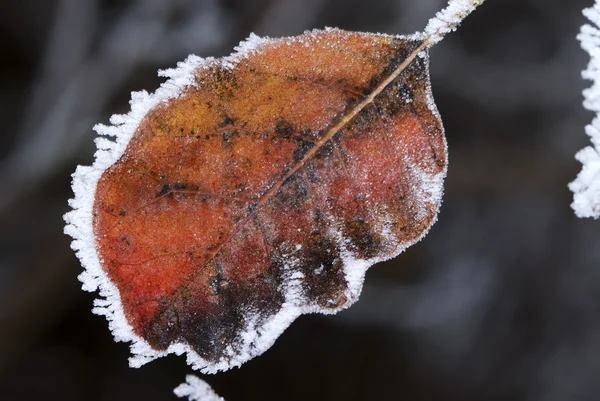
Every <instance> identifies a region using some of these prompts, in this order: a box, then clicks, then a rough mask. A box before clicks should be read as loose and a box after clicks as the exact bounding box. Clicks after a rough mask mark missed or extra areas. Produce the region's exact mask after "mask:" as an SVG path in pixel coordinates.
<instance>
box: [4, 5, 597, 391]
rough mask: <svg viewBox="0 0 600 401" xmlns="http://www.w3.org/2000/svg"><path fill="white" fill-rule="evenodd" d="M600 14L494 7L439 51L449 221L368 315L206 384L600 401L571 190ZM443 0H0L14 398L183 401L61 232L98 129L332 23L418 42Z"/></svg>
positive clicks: (591, 266)
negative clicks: (205, 60)
mask: <svg viewBox="0 0 600 401" xmlns="http://www.w3.org/2000/svg"><path fill="white" fill-rule="evenodd" d="M591 3H592V0H569V1H566V0H488V1H487V2H486V3H485V4H484V5H483V6H482V7H481V8H480V9H479V10H478V11H476V13H475V14H473V15H472V16H471V17H469V18H468V19H467V20H466V21H465V23H464V25H463V26H462V27H461V28H460V30H459V31H458V32H456V33H455V34H452V35H450V36H448V37H447V38H446V39H445V40H444V41H443V42H442V43H441V44H439V45H438V46H436V47H435V48H433V49H432V52H431V59H432V66H431V70H432V81H433V91H434V95H435V98H436V100H437V104H438V106H439V109H440V111H441V114H442V117H443V120H444V123H445V127H446V133H447V137H448V141H449V147H450V168H449V172H448V178H447V182H446V195H445V200H444V204H443V206H442V210H441V214H440V219H439V222H438V223H437V224H436V225H435V226H434V227H433V229H432V231H431V233H430V234H429V235H428V236H427V237H426V238H425V239H424V240H423V241H422V242H421V243H419V244H417V245H416V246H414V247H413V248H411V249H410V250H409V251H407V252H406V253H405V254H403V255H401V256H400V257H398V258H396V259H395V260H393V261H391V262H388V263H384V264H381V265H377V266H375V267H373V268H372V269H371V270H370V271H369V273H368V275H367V280H366V283H365V289H364V293H363V295H362V297H361V299H360V301H359V302H358V303H357V304H356V305H355V306H353V307H352V308H350V309H349V310H347V311H344V312H342V313H340V314H338V315H336V316H333V317H331V316H329V317H325V316H319V315H314V316H303V317H301V318H299V319H298V320H297V321H296V322H295V323H294V324H293V325H292V326H291V327H290V328H289V329H288V330H287V331H286V332H285V333H284V334H283V335H282V336H281V337H280V339H279V340H278V341H277V342H276V344H275V345H274V346H273V347H272V348H271V349H270V350H269V351H267V352H266V353H265V354H264V355H263V356H261V357H258V358H256V359H254V360H252V361H250V362H248V363H246V364H245V365H243V366H242V367H241V368H240V369H235V370H233V371H230V372H225V373H221V374H217V375H214V376H203V377H204V378H205V379H206V380H207V381H208V382H209V383H210V384H211V385H213V387H214V388H215V390H216V391H217V392H218V393H219V394H220V395H222V396H224V397H225V398H226V399H227V400H228V401H245V400H302V401H306V400H338V399H339V400H342V399H343V400H439V401H447V400H461V401H469V400H477V401H481V400H486V401H495V400H548V401H554V400H556V401H559V400H560V401H563V400H599V399H600V221H593V220H578V219H576V218H575V217H574V215H573V213H572V211H571V209H570V208H569V203H570V202H571V193H570V192H569V191H568V189H567V183H568V182H569V181H571V180H573V179H574V178H575V175H576V173H577V172H578V171H579V169H580V165H579V164H578V163H577V162H576V161H575V160H574V158H573V156H574V154H575V152H576V151H577V150H578V149H580V148H581V147H583V146H584V145H586V144H587V143H588V139H587V137H586V136H585V135H584V131H583V127H584V125H585V124H586V123H588V122H589V121H591V118H592V115H591V114H590V113H588V112H585V111H584V110H583V109H582V107H581V105H580V104H581V100H582V96H581V89H582V88H583V87H584V86H586V85H587V83H584V82H582V81H581V79H580V71H581V69H583V68H584V66H585V64H586V63H587V60H588V57H587V56H586V55H585V53H584V52H583V51H581V50H580V49H579V46H578V43H577V41H576V40H575V36H576V34H577V32H578V29H579V26H580V25H581V24H582V23H583V22H584V18H583V16H582V15H581V9H582V8H583V7H587V6H590V5H591ZM444 4H445V1H444V0H394V1H386V0H369V1H365V0H304V1H300V0H257V1H245V0H197V1H192V0H143V1H142V0H139V1H116V0H105V1H101V0H27V1H18V0H1V2H0V49H1V55H2V62H0V121H1V123H0V127H1V128H2V134H1V135H0V158H1V162H0V176H1V177H2V180H3V182H4V184H3V185H4V186H3V187H1V189H0V247H1V248H0V399H1V400H20V401H24V400H42V399H44V400H64V401H69V400H114V401H118V400H148V401H150V400H174V399H175V396H174V395H173V394H172V389H173V388H174V387H175V386H176V385H177V384H178V383H180V382H182V381H183V380H184V376H185V374H186V373H189V372H190V369H189V368H188V367H187V366H186V365H185V361H184V358H182V357H176V356H169V357H168V358H164V359H162V360H157V361H154V362H152V363H150V364H148V365H146V366H144V367H142V368H140V369H131V368H128V366H127V357H128V355H129V351H128V347H127V346H126V345H125V344H122V343H115V342H113V340H112V337H111V335H110V333H109V331H108V328H107V324H106V321H105V319H104V317H99V316H95V315H92V313H91V312H90V309H91V307H92V300H93V299H94V297H95V295H92V294H89V293H84V292H83V291H81V290H80V283H79V282H78V281H77V278H76V277H77V275H78V274H79V273H80V271H81V267H80V265H79V262H78V260H77V259H76V258H75V256H74V254H73V252H72V251H71V250H70V249H69V241H70V240H69V238H67V237H66V236H65V235H64V234H63V233H62V229H63V222H62V215H63V214H64V213H65V212H66V211H67V210H68V207H67V199H68V198H70V197H71V196H72V194H71V189H70V174H71V173H72V172H73V171H74V169H75V166H76V165H77V164H86V165H88V164H90V163H91V162H92V160H93V158H92V155H93V152H94V145H93V138H94V136H95V135H94V133H93V132H92V129H91V128H92V126H93V125H94V124H95V123H98V122H103V123H107V121H108V118H109V116H110V115H111V114H113V113H124V112H127V111H128V110H129V106H128V100H129V93H130V91H132V90H141V89H147V90H154V89H156V87H157V86H158V85H159V83H160V82H161V80H160V79H158V78H157V76H156V70H157V69H159V68H167V67H171V66H174V65H175V63H176V62H177V61H179V60H182V59H184V58H185V56H186V55H187V54H189V53H195V54H197V55H200V56H223V55H227V54H229V53H230V52H231V51H232V49H233V46H235V45H236V44H237V43H238V42H239V41H240V40H242V39H244V38H245V37H247V36H248V34H249V33H250V32H255V33H257V34H258V35H269V36H282V35H295V34H299V33H302V32H303V31H304V30H305V29H312V28H315V27H321V28H322V27H324V26H337V27H340V28H344V29H348V30H361V31H379V32H387V33H412V32H414V31H416V30H421V29H422V28H423V27H424V26H425V24H426V22H427V20H428V19H429V17H431V16H432V15H433V14H434V12H435V11H437V10H439V9H441V8H442V6H443V5H444Z"/></svg>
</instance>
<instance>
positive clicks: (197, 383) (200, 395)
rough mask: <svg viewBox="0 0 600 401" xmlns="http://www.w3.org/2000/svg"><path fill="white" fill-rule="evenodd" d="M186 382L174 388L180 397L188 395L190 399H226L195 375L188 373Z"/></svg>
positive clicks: (193, 400) (209, 400)
mask: <svg viewBox="0 0 600 401" xmlns="http://www.w3.org/2000/svg"><path fill="white" fill-rule="evenodd" d="M185 381H186V382H185V383H182V384H180V385H179V386H177V387H176V388H175V390H173V392H174V393H175V395H176V396H177V397H179V398H183V397H187V398H188V400H189V401H225V399H224V398H223V397H219V396H218V395H217V393H215V392H214V390H213V389H212V388H211V387H210V386H209V385H208V383H206V382H205V381H204V380H202V379H201V378H199V377H198V376H195V375H187V376H186V377H185Z"/></svg>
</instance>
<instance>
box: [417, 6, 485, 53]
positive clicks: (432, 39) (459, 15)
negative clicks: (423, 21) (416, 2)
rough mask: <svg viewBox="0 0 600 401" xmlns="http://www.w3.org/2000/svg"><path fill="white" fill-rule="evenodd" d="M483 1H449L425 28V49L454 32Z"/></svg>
mask: <svg viewBox="0 0 600 401" xmlns="http://www.w3.org/2000/svg"><path fill="white" fill-rule="evenodd" d="M484 1H485V0H449V1H448V5H447V6H446V8H444V9H443V10H441V11H439V12H438V13H437V14H436V15H435V16H434V17H433V18H431V19H430V20H429V22H428V23H427V26H426V27H425V31H424V33H425V35H426V36H427V39H425V42H426V44H427V48H430V47H431V46H433V45H435V44H436V43H438V42H439V41H441V40H442V39H443V38H444V36H446V34H447V33H450V32H454V31H455V30H456V28H457V27H458V26H459V25H460V23H461V22H462V21H463V20H464V19H465V18H466V17H467V16H468V15H469V14H471V13H472V12H473V11H474V10H475V9H476V8H477V7H478V6H480V5H481V4H483V2H484Z"/></svg>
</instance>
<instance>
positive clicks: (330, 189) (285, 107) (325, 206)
mask: <svg viewBox="0 0 600 401" xmlns="http://www.w3.org/2000/svg"><path fill="white" fill-rule="evenodd" d="M481 2H482V1H471V2H461V1H451V2H450V4H449V6H448V7H447V8H446V9H445V10H443V11H442V12H441V13H439V14H438V15H437V16H436V17H435V18H433V19H432V20H431V21H430V24H429V25H428V28H427V30H426V31H425V33H418V34H414V35H410V36H391V35H382V34H368V33H357V32H345V31H342V30H339V29H335V28H327V29H325V30H323V31H319V30H314V31H309V32H306V33H305V34H303V35H300V36H297V37H290V38H280V39H270V38H259V37H258V36H256V35H251V36H250V37H249V38H248V39H247V40H246V41H243V42H242V43H241V44H240V45H239V46H238V47H237V48H236V52H234V53H233V54H232V55H230V56H228V57H225V58H222V59H218V60H216V59H212V58H209V59H201V58H199V57H196V56H190V57H188V59H187V60H186V61H184V62H182V63H179V64H178V66H177V68H174V69H167V70H164V71H160V72H159V75H161V76H163V77H166V78H168V79H167V81H166V82H165V83H164V84H162V85H161V87H160V88H159V89H158V90H157V91H156V92H155V93H148V92H146V91H140V92H134V93H132V97H131V102H130V103H131V111H130V112H129V113H127V114H125V115H115V116H113V117H112V118H111V119H110V123H111V125H110V126H106V125H102V124H99V125H97V126H96V127H95V130H96V131H97V132H98V133H99V134H100V135H101V137H100V138H98V139H97V140H96V144H97V147H98V150H97V152H96V155H95V156H96V160H95V162H94V164H93V165H92V166H89V167H78V168H77V170H76V172H75V173H74V175H73V191H74V193H75V198H74V199H72V200H71V201H69V205H70V206H71V207H72V208H73V210H72V211H71V212H69V213H67V214H66V215H65V221H66V222H67V227H66V228H65V232H66V233H67V234H69V235H70V236H72V237H73V242H72V247H73V249H74V250H75V251H76V253H77V256H78V257H79V259H80V260H81V262H82V265H83V266H84V269H85V271H84V272H83V273H82V274H81V275H80V276H79V279H80V280H81V281H82V282H83V288H84V289H85V290H87V291H96V290H98V291H99V294H100V299H98V300H97V301H95V302H94V309H93V312H94V313H96V314H99V315H103V316H105V317H106V318H107V320H108V321H109V327H110V329H111V331H112V333H113V335H114V337H115V340H117V341H126V342H130V343H131V352H132V354H133V356H132V358H131V359H130V365H131V366H132V367H139V366H141V365H143V364H145V363H147V362H149V361H151V360H153V359H155V358H158V357H161V356H164V355H167V354H171V353H173V354H177V355H183V354H185V355H186V356H187V362H188V364H190V365H191V366H192V368H194V369H199V370H202V371H203V372H205V373H214V372H217V371H220V370H226V369H230V368H232V367H236V366H240V365H241V364H242V363H244V362H245V361H247V360H249V359H250V358H253V357H255V356H257V355H260V354H261V353H263V352H264V351H266V350H267V349H268V348H269V347H270V346H271V345H272V344H273V343H274V341H275V340H276V339H277V337H278V336H279V335H280V334H281V333H282V332H283V331H284V330H285V329H286V328H287V327H288V326H289V325H290V324H291V322H292V321H293V320H294V319H296V318H297V317H298V316H299V315H301V314H306V313H326V314H330V313H336V312H338V311H340V310H342V309H344V308H347V307H349V306H350V305H351V304H353V303H354V302H356V300H357V299H358V297H359V295H360V292H361V290H362V284H363V280H364V277H365V272H366V270H367V269H368V268H369V267H370V266H372V265H373V264H375V263H377V262H381V261H383V260H387V259H389V258H392V257H395V256H397V255H398V254H400V253H401V252H403V251H404V250H405V249H406V248H407V247H409V246H411V245H412V244H414V243H416V242H417V241H419V240H420V239H421V238H423V236H424V235H426V233H427V232H428V231H429V228H430V227H431V225H432V224H433V223H434V222H435V221H436V219H437V213H438V210H439V206H440V204H441V197H442V192H443V179H444V177H445V174H446V168H447V162H446V161H447V146H446V141H445V137H444V131H443V126H442V124H441V119H440V116H439V113H438V111H437V108H436V106H435V103H434V101H433V95H432V92H431V88H430V84H429V70H428V63H429V59H428V48H429V47H430V46H431V45H432V44H434V43H436V42H437V41H439V40H441V38H442V37H443V35H444V34H445V33H447V32H449V31H451V30H453V29H454V28H455V27H456V24H458V23H459V22H460V20H462V18H464V17H465V16H466V15H467V14H468V13H469V12H470V11H472V9H474V8H475V7H476V6H477V5H478V4H481ZM340 49H343V51H340ZM373 106H374V107H373ZM134 136H135V137H134ZM132 138H135V140H132ZM234 149H235V151H233V150H234ZM188 384H189V383H188ZM184 388H188V387H184Z"/></svg>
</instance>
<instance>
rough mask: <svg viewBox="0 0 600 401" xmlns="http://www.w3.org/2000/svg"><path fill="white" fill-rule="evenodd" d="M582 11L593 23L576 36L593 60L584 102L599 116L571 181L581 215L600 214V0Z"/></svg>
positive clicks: (586, 75)
mask: <svg viewBox="0 0 600 401" xmlns="http://www.w3.org/2000/svg"><path fill="white" fill-rule="evenodd" d="M583 14H584V15H585V16H586V17H587V18H588V19H589V20H590V21H591V22H592V23H593V24H594V26H592V25H589V24H585V25H583V26H582V27H581V32H580V33H579V35H578V36H577V39H579V41H580V42H581V47H582V48H583V49H584V50H585V51H587V52H588V53H589V54H590V62H589V64H588V67H587V69H586V70H584V71H583V73H582V76H583V78H584V79H587V80H590V81H592V86H591V87H590V88H588V89H585V90H584V91H583V96H584V98H585V99H584V101H583V106H584V107H585V108H586V109H588V110H591V111H593V112H595V113H596V118H594V120H593V121H592V123H591V124H590V125H588V126H587V127H586V128H585V132H586V134H587V135H588V136H589V137H590V138H591V140H592V145H593V146H588V147H586V148H584V149H582V150H580V151H579V152H577V154H576V155H575V158H576V159H577V160H579V161H580V162H581V163H582V164H583V167H582V169H581V172H580V173H579V175H578V176H577V179H576V180H575V181H573V182H571V183H570V184H569V189H570V190H571V191H573V193H574V196H573V203H572V204H571V207H572V208H573V210H574V211H575V214H576V215H577V216H578V217H593V218H595V219H597V218H600V29H598V28H599V27H600V0H596V3H595V4H594V6H593V7H592V8H588V9H585V10H583Z"/></svg>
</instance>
